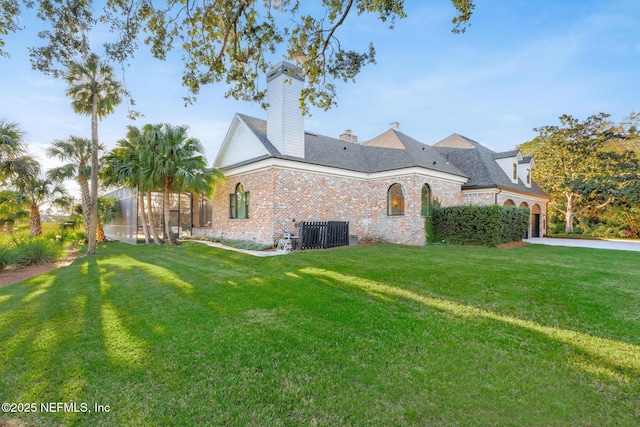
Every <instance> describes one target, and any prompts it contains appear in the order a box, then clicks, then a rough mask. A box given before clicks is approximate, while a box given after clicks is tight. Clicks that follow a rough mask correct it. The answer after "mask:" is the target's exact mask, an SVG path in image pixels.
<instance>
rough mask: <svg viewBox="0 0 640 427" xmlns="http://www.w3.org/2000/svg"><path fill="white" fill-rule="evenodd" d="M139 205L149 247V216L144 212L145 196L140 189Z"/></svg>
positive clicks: (143, 231) (145, 240) (143, 232)
mask: <svg viewBox="0 0 640 427" xmlns="http://www.w3.org/2000/svg"><path fill="white" fill-rule="evenodd" d="M138 204H139V205H140V220H141V221H142V234H144V242H145V243H146V244H147V245H148V244H149V241H150V240H151V238H150V237H149V228H148V227H147V215H146V213H145V211H144V194H142V191H140V189H139V188H138Z"/></svg>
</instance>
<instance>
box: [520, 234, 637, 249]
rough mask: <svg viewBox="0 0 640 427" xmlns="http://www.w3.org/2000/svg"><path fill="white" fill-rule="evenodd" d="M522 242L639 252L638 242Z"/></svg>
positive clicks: (545, 238)
mask: <svg viewBox="0 0 640 427" xmlns="http://www.w3.org/2000/svg"><path fill="white" fill-rule="evenodd" d="M524 241H525V242H527V243H532V244H534V245H550V246H569V247H573V248H593V249H613V250H618V251H636V252H640V241H639V240H631V241H629V240H583V239H550V238H548V237H536V238H533V239H524Z"/></svg>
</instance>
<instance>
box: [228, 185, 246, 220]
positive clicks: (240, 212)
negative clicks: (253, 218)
mask: <svg viewBox="0 0 640 427" xmlns="http://www.w3.org/2000/svg"><path fill="white" fill-rule="evenodd" d="M229 216H230V217H231V218H237V219H243V218H249V192H248V191H244V187H243V185H242V184H238V185H236V192H235V193H233V194H230V195H229Z"/></svg>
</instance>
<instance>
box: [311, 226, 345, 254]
mask: <svg viewBox="0 0 640 427" xmlns="http://www.w3.org/2000/svg"><path fill="white" fill-rule="evenodd" d="M347 245H349V221H305V222H302V223H301V224H300V249H326V248H335V247H336V246H347Z"/></svg>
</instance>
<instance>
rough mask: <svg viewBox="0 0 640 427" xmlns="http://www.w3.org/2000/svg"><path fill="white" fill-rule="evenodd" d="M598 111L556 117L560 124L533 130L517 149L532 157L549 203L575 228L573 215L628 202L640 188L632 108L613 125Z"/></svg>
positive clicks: (567, 226) (569, 227)
mask: <svg viewBox="0 0 640 427" xmlns="http://www.w3.org/2000/svg"><path fill="white" fill-rule="evenodd" d="M609 117H610V116H609V115H608V114H605V113H599V114H595V115H592V116H591V117H588V118H587V119H586V120H584V121H580V120H578V119H576V118H574V117H572V116H570V115H566V114H565V115H562V116H560V118H559V119H560V126H558V125H551V126H543V127H540V128H536V129H534V130H535V131H536V132H538V133H539V136H538V137H536V138H535V139H534V140H532V141H530V142H528V143H525V144H522V145H520V146H519V147H518V148H519V149H521V150H522V151H523V152H525V153H526V154H532V155H533V156H534V157H535V161H536V167H535V169H534V171H533V178H534V179H535V180H536V182H537V183H538V184H539V185H540V186H541V187H542V188H543V189H544V190H545V191H546V192H547V193H548V194H549V195H550V196H551V203H550V206H551V207H552V208H553V209H555V210H556V211H557V212H560V213H562V214H563V215H564V217H565V231H566V232H567V233H572V232H573V225H574V218H575V217H576V216H581V215H582V214H583V213H585V212H588V211H594V210H597V209H601V208H604V207H605V206H607V205H610V204H612V203H617V204H619V205H621V204H629V203H633V201H635V200H637V198H638V193H639V192H640V188H639V185H640V182H639V180H638V173H639V171H640V166H639V164H638V157H637V154H636V153H635V152H634V151H633V150H630V149H629V148H631V147H633V145H634V144H636V143H637V135H636V132H635V130H634V129H635V126H634V125H633V124H632V123H634V122H635V120H637V119H634V117H636V116H635V115H634V114H633V113H632V114H631V115H630V117H629V119H628V120H625V121H623V122H622V123H621V124H619V125H616V124H615V123H613V122H612V121H611V120H610V119H609Z"/></svg>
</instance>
